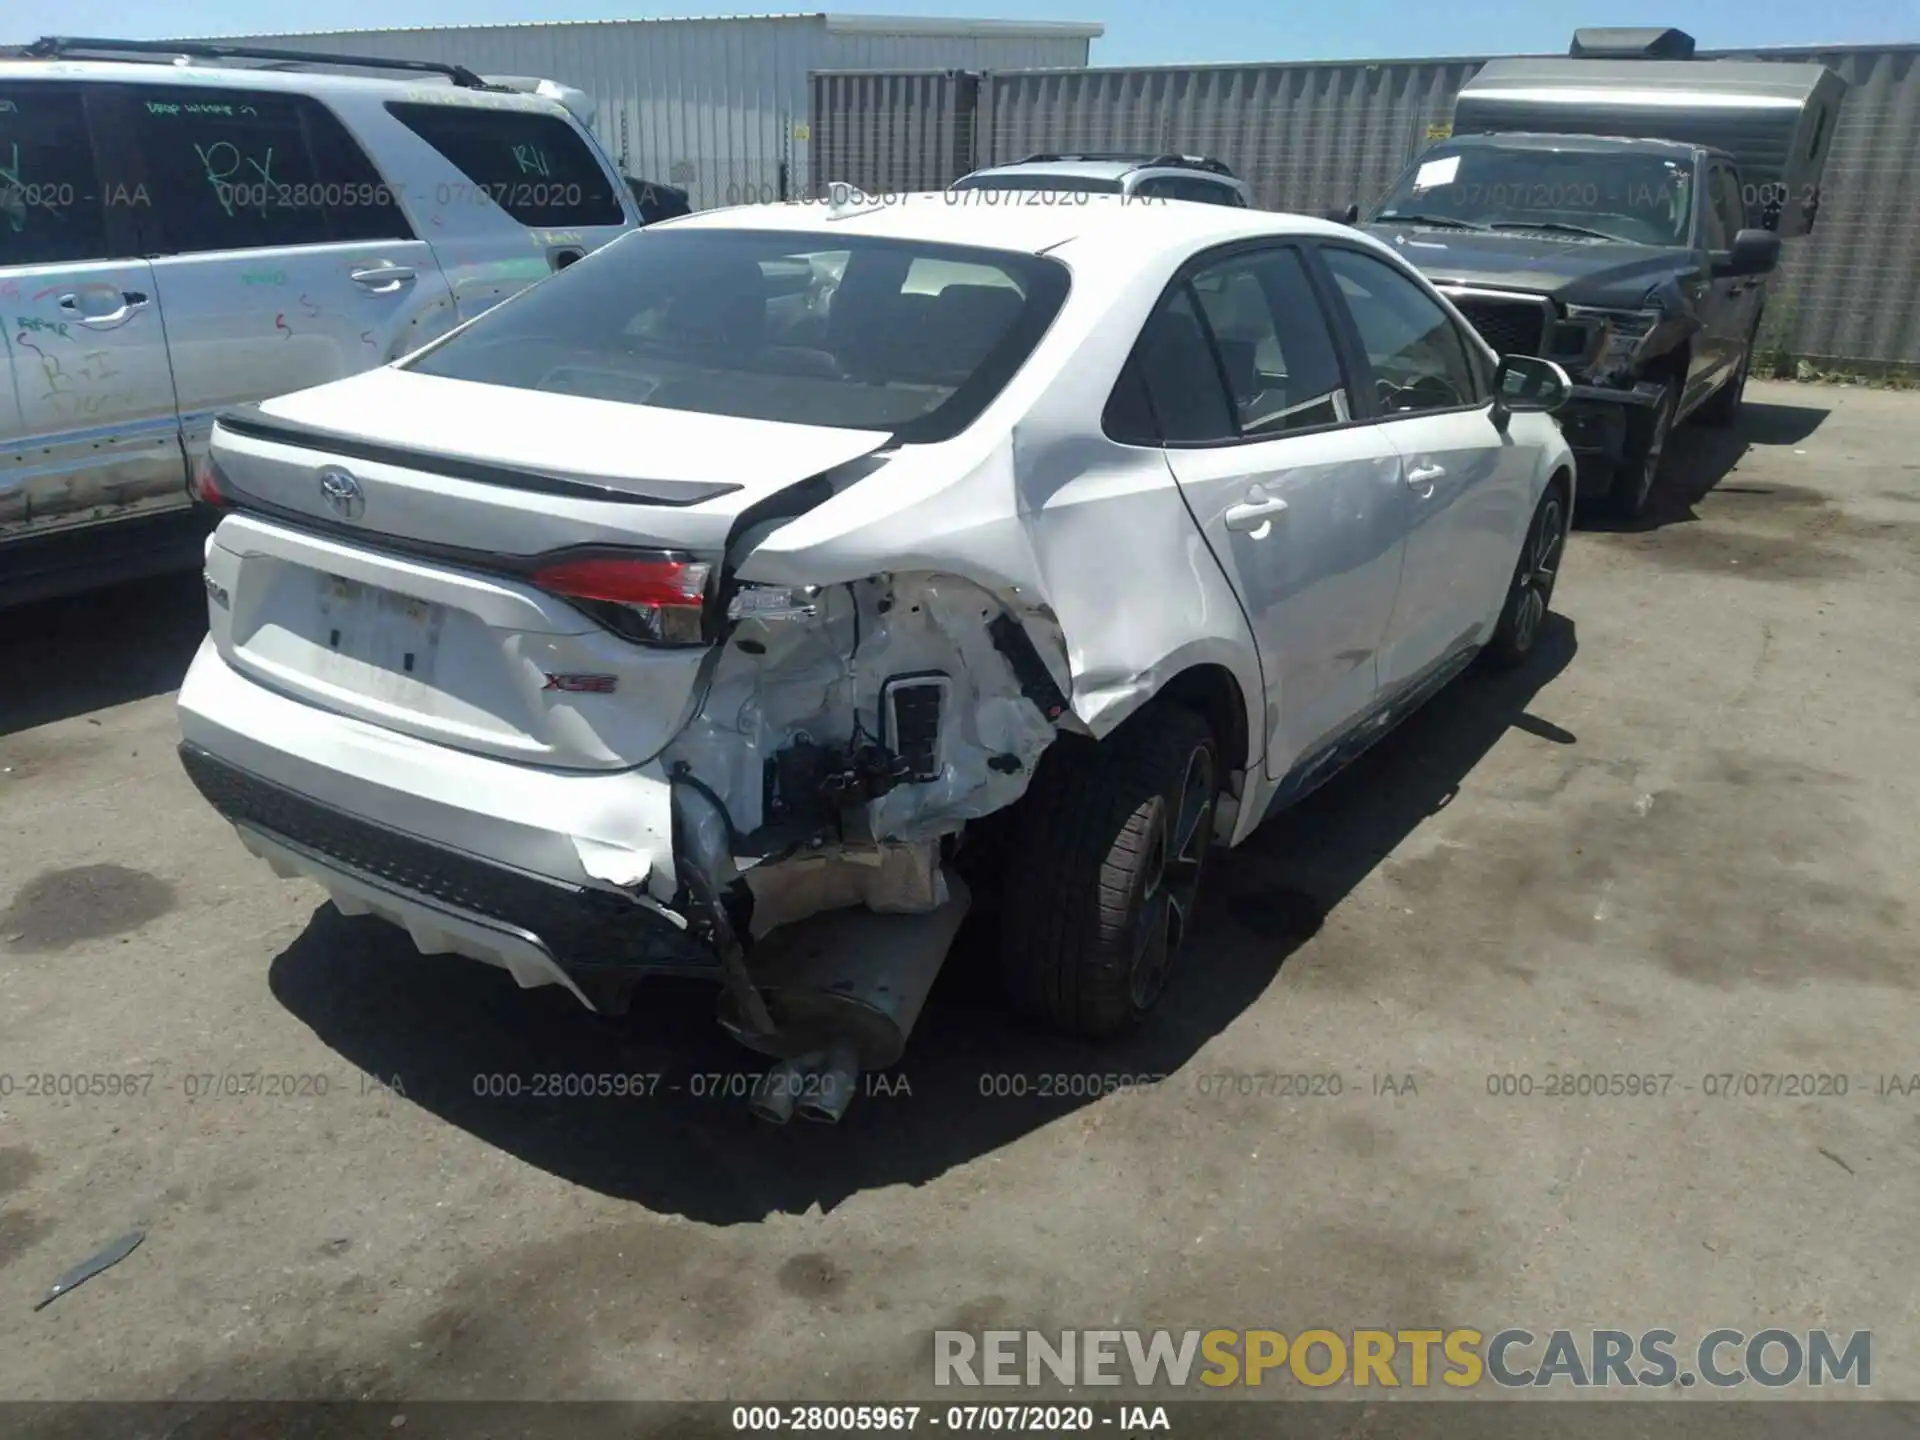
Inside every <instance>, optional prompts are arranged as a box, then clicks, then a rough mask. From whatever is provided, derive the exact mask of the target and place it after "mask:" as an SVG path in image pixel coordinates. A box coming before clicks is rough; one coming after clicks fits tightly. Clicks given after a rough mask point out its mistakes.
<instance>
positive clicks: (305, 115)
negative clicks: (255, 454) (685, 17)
mask: <svg viewBox="0 0 1920 1440" xmlns="http://www.w3.org/2000/svg"><path fill="white" fill-rule="evenodd" d="M84 57H93V58H84ZM105 57H112V58H105ZM176 60H177V61H179V62H182V63H169V62H170V61H176ZM266 65H274V66H279V67H292V68H275V69H266V68H262V67H264V66H266ZM348 68H353V69H358V70H361V71H363V72H364V71H367V70H374V71H386V72H388V73H387V75H386V77H385V78H369V76H368V75H366V74H364V73H362V74H359V75H347V74H339V73H330V72H332V71H337V70H343V69H348ZM393 72H399V73H400V74H401V75H402V76H404V77H406V78H400V79H396V78H393ZM591 113H592V112H591V108H590V102H587V98H586V97H585V96H584V95H583V94H581V93H580V92H578V91H573V90H569V89H568V88H566V87H564V86H556V85H553V84H552V83H550V82H542V81H531V80H522V79H494V80H488V79H485V78H483V77H481V76H478V75H475V74H473V73H472V72H470V71H467V70H464V69H462V68H461V67H460V66H457V65H434V64H430V63H427V62H422V61H404V60H377V59H368V58H365V57H353V56H329V55H314V54H306V53H303V52H289V51H281V50H263V49H255V48H249V47H246V46H232V45H204V44H194V43H188V42H164V43H162V42H155V41H114V40H93V39H80V40H43V41H40V42H37V43H36V44H34V45H31V46H27V47H25V50H24V51H23V52H17V53H16V56H15V57H14V58H9V59H0V312H4V314H5V316H6V321H7V337H6V338H7V341H8V344H7V345H6V346H5V347H4V349H3V350H0V355H4V357H5V359H6V360H7V362H8V364H9V367H10V370H11V374H10V375H8V376H5V377H4V379H5V383H4V384H0V604H4V603H7V602H8V601H23V600H30V599H38V598H44V597H47V596H51V595H56V594H62V593H67V592H70V591H75V590H80V589H85V588H88V587H91V586H93V585H98V584H104V583H108V582H111V581H114V580H121V579H129V578H133V577H135V576H138V575H142V574H148V573H157V572H160V571H163V570H169V569H186V570H191V569H192V568H193V566H194V565H195V564H196V563H197V562H198V560H199V556H200V549H201V545H202V543H203V541H204V539H205V536H206V530H207V524H206V522H205V520H204V517H202V516H200V515H198V514H196V513H194V511H193V509H192V507H191V506H190V504H189V502H188V496H187V479H188V476H189V473H190V469H191V466H192V464H193V462H194V461H195V460H196V459H197V458H198V457H199V454H200V452H201V451H202V450H203V449H204V448H205V445H206V439H207V434H208V431H209V430H210V429H211V428H212V424H213V416H214V413H215V412H216V411H218V410H220V409H222V408H225V407H227V406H230V405H234V404H238V403H241V402H244V401H250V400H260V399H265V398H267V397H269V396H272V395H278V394H281V393H283V392H286V391H289V390H304V389H307V388H309V387H311V386H314V385H317V384H320V383H321V382H322V381H326V380H333V379H337V378H339V377H341V376H344V375H351V374H353V373H355V372H356V371H359V370H365V369H367V368H369V367H370V366H375V365H381V364H384V363H386V362H387V361H388V360H391V359H393V358H395V357H396V356H398V355H402V354H405V353H406V352H407V351H409V350H411V349H414V348H415V347H417V346H419V345H421V344H424V343H425V342H426V341H428V340H431V339H433V338H434V337H436V336H438V335H441V334H444V333H445V332H446V331H448V330H450V329H452V328H453V326H455V325H456V324H458V323H460V322H461V321H463V320H467V319H471V318H472V317H473V316H475V315H477V314H479V313H480V312H481V311H483V310H485V309H486V308H487V307H488V306H489V305H492V304H494V303H496V302H497V301H499V300H502V299H504V298H505V297H506V296H508V295H512V294H515V293H517V292H518V291H520V290H521V289H523V288H525V287H526V286H527V285H530V284H532V283H533V282H534V281H536V280H538V279H540V278H542V277H543V276H546V275H549V274H552V273H553V272H554V271H555V270H556V269H559V268H561V267H563V266H565V265H567V264H569V263H570V262H571V261H573V260H575V259H577V258H579V257H580V256H581V255H584V254H586V253H587V252H589V251H591V250H593V249H594V248H595V247H597V246H599V245H602V244H604V243H605V242H606V241H608V240H610V239H612V238H614V237H615V236H618V235H622V234H625V233H626V232H627V231H629V230H631V229H633V228H634V227H635V225H636V224H637V223H638V222H637V218H636V212H635V210H634V206H633V201H632V197H631V196H630V194H629V193H628V190H627V187H626V185H625V184H624V182H623V181H622V180H621V178H620V175H619V173H618V171H617V170H616V169H614V167H613V166H612V165H611V164H610V163H609V162H608V160H607V157H606V156H605V154H604V153H603V152H602V151H601V149H600V147H599V145H598V144H597V143H596V142H595V140H594V138H593V135H592V132H591V131H589V130H588V129H587V128H586V126H585V124H584V123H583V117H587V116H590V115H591Z"/></svg>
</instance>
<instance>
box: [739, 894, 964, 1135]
mask: <svg viewBox="0 0 1920 1440" xmlns="http://www.w3.org/2000/svg"><path fill="white" fill-rule="evenodd" d="M971 899H972V897H971V896H970V895H969V894H968V893H967V887H966V886H965V885H964V884H963V883H962V882H961V881H960V879H959V878H958V877H957V876H951V877H949V878H948V898H947V900H946V903H945V904H943V905H941V906H940V907H939V908H938V909H935V910H931V911H928V912H926V913H924V914H908V915H902V914H884V915H883V914H879V913H876V912H874V911H870V910H862V909H853V908H848V909H841V910H829V911H826V912H823V913H822V914H819V915H815V916H812V917H809V918H808V919H805V920H800V921H796V922H794V923H793V924H791V925H785V926H782V927H780V928H779V929H776V930H774V931H772V932H771V933H770V934H768V935H767V936H766V938H765V939H763V940H761V941H760V943H759V945H758V947H757V954H756V965H755V970H754V973H753V975H752V978H751V980H750V981H749V982H748V983H747V984H746V985H745V986H743V987H739V988H740V989H743V990H744V991H745V992H746V996H747V997H750V998H751V999H752V1000H753V1001H755V1002H756V1003H757V1004H759V1005H760V1006H762V1007H764V1010H765V1012H766V1014H767V1016H768V1019H769V1021H770V1023H768V1024H765V1025H761V1024H758V1023H755V1021H754V1019H752V1018H750V1017H749V1016H748V1014H747V1013H746V1007H745V1006H744V1005H743V1004H742V996H741V995H739V994H737V993H736V989H735V987H728V988H726V989H723V990H722V991H721V992H720V1001H719V1016H718V1018H719V1020H720V1023H721V1024H722V1025H723V1026H724V1027H725V1028H726V1029H727V1031H728V1032H729V1033H730V1034H732V1035H733V1037H734V1038H735V1039H736V1040H738V1041H740V1042H741V1043H742V1044H744V1045H746V1046H748V1047H749V1048H750V1049H754V1050H758V1051H760V1052H761V1053H762V1054H763V1055H764V1054H774V1055H776V1056H778V1055H780V1053H781V1051H783V1050H784V1051H785V1052H786V1054H787V1055H792V1054H794V1053H796V1052H797V1053H798V1054H800V1055H801V1056H802V1057H803V1058H801V1059H798V1060H794V1059H787V1058H781V1059H780V1060H779V1062H778V1063H777V1064H775V1065H774V1067H773V1068H772V1069H771V1070H769V1071H767V1073H766V1076H765V1078H764V1079H763V1080H762V1081H761V1093H759V1094H756V1095H755V1096H754V1097H753V1099H752V1101H751V1102H750V1103H751V1105H752V1108H753V1112H754V1113H755V1114H756V1115H759V1116H761V1117H762V1118H763V1119H767V1120H771V1121H772V1122H773V1123H775V1124H785V1123H786V1122H787V1120H788V1119H790V1118H791V1117H792V1116H793V1115H794V1114H796V1113H798V1114H799V1115H800V1116H801V1117H802V1118H804V1119H807V1120H813V1121H817V1122H820V1123H822V1124H828V1125H833V1124H838V1123H839V1121H840V1117H841V1116H843V1115H845V1114H846V1113H847V1107H848V1106H850V1105H852V1104H853V1097H854V1095H855V1094H856V1093H858V1088H859V1084H860V1072H861V1071H862V1070H885V1069H887V1068H888V1067H889V1066H891V1065H893V1064H895V1063H896V1062H898V1060H899V1059H900V1056H901V1054H902V1052H903V1051H904V1050H905V1049H906V1045H907V1036H908V1035H909V1034H910V1033H912V1030H913V1025H914V1022H915V1021H916V1020H917V1019H918V1018H919V1016H920V1007H921V1006H922V1005H923V1004H925V1003H926V998H927V992H928V991H930V990H931V989H932V988H933V981H934V977H935V976H936V975H938V974H939V973H940V965H941V962H942V961H943V960H945V959H946V956H947V950H948V948H949V947H950V946H951V945H952V943H953V937H954V935H955V933H956V932H957V931H958V930H959V928H960V922H961V920H962V919H964V918H965V916H966V913H967V907H968V905H969V904H970V903H971ZM783 1091H784V1092H785V1093H784V1094H783V1093H781V1092H783Z"/></svg>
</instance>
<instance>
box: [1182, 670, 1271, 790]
mask: <svg viewBox="0 0 1920 1440" xmlns="http://www.w3.org/2000/svg"><path fill="white" fill-rule="evenodd" d="M1160 694H1161V696H1162V697H1164V698H1165V699H1168V700H1171V701H1173V702H1174V703H1175V704H1178V705H1184V706H1186V707H1187V708H1188V709H1189V710H1192V711H1195V712H1196V713H1198V714H1199V716H1200V717H1201V718H1202V719H1203V720H1205V721H1206V722H1207V725H1208V727H1209V728H1210V729H1211V730H1212V731H1213V738H1214V743H1215V744H1217V745H1218V746H1219V747H1220V758H1221V761H1222V763H1223V765H1224V767H1225V768H1226V769H1228V770H1243V769H1245V768H1246V767H1247V766H1248V765H1250V764H1252V763H1253V757H1252V755H1251V754H1250V753H1249V744H1248V735H1247V697H1246V696H1245V695H1244V694H1242V693H1241V690H1240V682H1239V681H1237V680H1235V679H1234V678H1233V672H1232V671H1231V670H1229V669H1227V667H1226V666H1224V665H1195V666H1194V667H1193V668H1192V669H1190V670H1182V671H1181V672H1180V673H1179V674H1178V675H1176V676H1174V677H1173V679H1171V680H1170V681H1168V682H1167V683H1166V685H1165V686H1163V687H1162V688H1161V691H1160Z"/></svg>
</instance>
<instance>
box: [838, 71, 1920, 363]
mask: <svg viewBox="0 0 1920 1440" xmlns="http://www.w3.org/2000/svg"><path fill="white" fill-rule="evenodd" d="M1489 58H1491V57H1486V56H1477V57H1469V58H1451V59H1432V60H1377V61H1335V62H1325V63H1310V64H1276V65H1190V66H1154V67H1141V68H1129V69H1101V70H1089V69H1084V68H1072V69H1063V68H1048V69H1029V70H1026V71H1023V72H1016V73H1005V72H1002V73H988V74H985V75H965V74H958V75H940V74H930V73H921V74H917V75H908V74H895V75H875V74H862V75H851V74H849V75H820V76H816V77H815V81H814V110H813V114H814V122H813V125H814V147H815V152H816V154H817V155H820V156H822V157H830V162H831V163H830V165H829V164H828V163H824V161H823V163H822V164H821V165H820V166H818V167H817V168H818V169H819V170H820V171H821V172H822V175H823V176H824V177H825V178H829V179H835V180H842V179H844V180H851V181H854V182H856V183H861V184H867V185H873V186H878V187H880V188H890V189H904V188H915V189H921V188H937V187H939V186H941V185H944V184H946V183H948V182H949V181H951V180H953V179H955V178H957V177H958V176H959V175H960V174H962V173H964V172H965V171H966V170H968V169H971V168H974V167H976V166H980V165H988V164H994V163H1001V162H1005V161H1009V160H1016V159H1018V158H1020V157H1021V156H1023V155H1029V154H1033V153H1035V152H1036V151H1043V150H1056V151H1060V150H1134V149H1140V150H1159V151H1167V150H1171V151H1183V152H1189V153H1203V154H1209V155H1214V156H1217V157H1218V158H1220V159H1222V160H1224V161H1226V162H1227V163H1228V164H1229V165H1231V166H1232V167H1233V168H1234V169H1235V171H1237V172H1238V173H1239V174H1240V175H1241V176H1242V177H1244V178H1245V179H1246V180H1247V181H1248V182H1249V183H1251V185H1252V186H1253V189H1254V194H1255V198H1256V202H1257V203H1259V204H1261V205H1264V206H1268V207H1271V208H1274V209H1285V210H1294V211H1300V212H1304V213H1308V214H1315V213H1318V212H1320V211H1322V210H1326V209H1331V208H1335V207H1338V206H1344V205H1346V204H1349V203H1358V204H1360V205H1362V206H1363V207H1364V206H1368V205H1371V204H1372V203H1373V202H1374V201H1375V200H1377V199H1378V198H1379V197H1380V195H1381V194H1382V193H1384V191H1385V190H1386V188H1387V186H1388V185H1389V184H1391V183H1392V181H1393V180H1394V179H1395V178H1396V177H1397V176H1398V175H1399V173H1400V171H1401V170H1402V169H1403V168H1405V166H1406V165H1407V163H1408V162H1409V161H1410V160H1412V158H1413V157H1414V155H1415V154H1416V153H1418V151H1419V150H1420V149H1421V148H1422V147H1423V146H1425V145H1426V144H1427V143H1428V142H1429V140H1432V139H1437V138H1439V137H1440V136H1442V135H1444V134H1446V133H1447V129H1448V126H1449V123H1450V121H1451V118H1452V114H1453V101H1454V96H1455V95H1456V94H1457V93H1458V92H1459V90H1460V88H1461V86H1463V85H1464V84H1466V82H1467V81H1468V80H1469V79H1471V78H1472V77H1473V76H1474V75H1475V74H1476V73H1477V72H1478V71H1479V69H1480V67H1481V66H1482V65H1484V64H1485V63H1486V61H1487V59H1489ZM1699 58H1701V59H1720V58H1726V59H1751V60H1773V61H1788V62H1795V63H1804V62H1806V61H1810V60H1811V61H1817V62H1819V63H1821V64H1824V65H1827V66H1830V67H1831V68H1832V69H1834V70H1835V71H1837V72H1838V73H1839V74H1840V76H1841V78H1842V79H1844V80H1845V81H1846V82H1847V86H1848V92H1847V97H1846V100H1845V102H1844V103H1843V105H1842V108H1841V114H1840V124H1839V127H1838V130H1837V132H1836V134H1835V136H1834V140H1833V146H1832V150H1831V152H1830V158H1829V160H1828V162H1827V169H1826V174H1825V177H1824V181H1823V184H1822V189H1821V206H1820V219H1819V224H1818V225H1817V227H1816V228H1815V230H1814V232H1813V234H1812V235H1811V236H1809V237H1807V238H1805V239H1800V240H1794V241H1791V242H1789V244H1788V246H1787V260H1786V262H1785V265H1784V267H1783V270H1782V273H1781V274H1780V275H1779V276H1778V277H1777V278H1776V279H1775V281H1774V282H1773V284H1772V286H1771V287H1770V288H1771V291H1772V298H1771V300H1770V301H1769V315H1768V326H1767V329H1768V338H1769V342H1770V343H1772V344H1778V345H1780V346H1781V347H1782V348H1784V349H1786V350H1788V351H1789V352H1790V353H1792V354H1794V355H1799V356H1812V357H1817V358H1830V359H1838V360H1846V361H1852V362H1874V363H1894V364H1903V365H1916V364H1920V202H1917V201H1916V199H1915V197H1916V196H1920V145H1916V144H1915V137H1916V136H1920V65H1917V64H1916V61H1920V45H1907V46H1872V47H1866V46H1863V47H1858V48H1841V47H1834V48H1824V49H1792V50H1784V49H1783V50H1750V51H1711V52H1704V51H1703V52H1701V54H1700V57H1699ZM949 135H952V136H958V137H962V138H961V139H960V140H957V141H955V142H953V143H951V144H950V143H949V142H948V141H947V139H946V138H945V137H947V136H949ZM968 141H970V145H969V144H968V143H966V142H968Z"/></svg>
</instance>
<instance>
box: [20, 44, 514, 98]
mask: <svg viewBox="0 0 1920 1440" xmlns="http://www.w3.org/2000/svg"><path fill="white" fill-rule="evenodd" d="M80 51H89V52H96V53H104V54H108V55H112V54H131V55H185V56H188V57H190V58H194V59H208V60H278V61H283V62H292V63H294V64H305V65H351V66H355V67H358V68H361V69H366V70H408V71H412V72H413V73H415V74H429V75H444V76H446V77H447V78H448V79H449V80H451V81H452V82H453V83H454V84H456V85H460V86H464V87H465V88H467V89H469V90H491V89H494V88H495V87H494V86H492V85H489V84H488V83H487V82H486V81H485V80H482V79H481V78H480V77H479V76H478V75H476V74H474V73H473V71H471V70H469V69H467V67H466V66H464V65H448V64H445V63H443V62H442V61H439V60H386V59H381V58H379V57H377V56H373V55H334V54H330V53H328V52H326V51H323V50H275V49H270V48H268V47H266V46H261V45H226V44H222V43H220V42H219V41H213V40H102V39H97V38H93V37H89V36H76V35H44V36H42V37H41V38H40V39H38V40H36V41H34V42H33V43H32V44H31V45H25V46H22V47H21V49H20V52H19V53H20V54H21V55H23V56H25V57H27V58H28V59H32V60H46V59H51V58H55V57H59V56H71V55H73V54H75V53H76V52H80Z"/></svg>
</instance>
